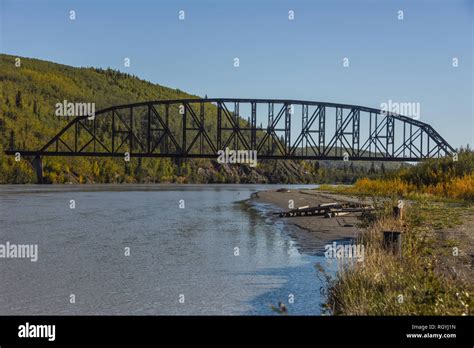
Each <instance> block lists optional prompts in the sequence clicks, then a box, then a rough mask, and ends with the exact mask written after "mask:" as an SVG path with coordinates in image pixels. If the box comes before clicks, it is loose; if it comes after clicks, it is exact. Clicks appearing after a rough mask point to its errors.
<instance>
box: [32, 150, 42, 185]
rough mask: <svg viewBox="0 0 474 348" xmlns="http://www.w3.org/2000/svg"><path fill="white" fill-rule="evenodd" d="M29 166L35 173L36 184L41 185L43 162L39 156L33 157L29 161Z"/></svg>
mask: <svg viewBox="0 0 474 348" xmlns="http://www.w3.org/2000/svg"><path fill="white" fill-rule="evenodd" d="M31 165H32V166H33V169H34V170H35V172H36V183H37V184H43V160H42V159H41V157H40V156H35V158H33V161H31Z"/></svg>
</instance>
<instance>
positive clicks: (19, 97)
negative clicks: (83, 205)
mask: <svg viewBox="0 0 474 348" xmlns="http://www.w3.org/2000/svg"><path fill="white" fill-rule="evenodd" d="M15 105H16V107H17V108H21V92H20V91H18V92H17V93H16V96H15Z"/></svg>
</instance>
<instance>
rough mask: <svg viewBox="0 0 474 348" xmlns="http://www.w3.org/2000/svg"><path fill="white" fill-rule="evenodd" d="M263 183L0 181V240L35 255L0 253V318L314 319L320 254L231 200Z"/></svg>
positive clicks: (259, 209)
mask: <svg viewBox="0 0 474 348" xmlns="http://www.w3.org/2000/svg"><path fill="white" fill-rule="evenodd" d="M289 186H291V185H286V186H285V187H289ZM296 186H297V187H303V186H304V185H296ZM269 188H275V186H272V185H82V186H75V185H50V186H35V185H24V186H13V185H4V186H0V226H1V230H0V244H4V245H5V244H6V243H7V242H9V243H11V244H28V245H37V248H38V255H37V261H36V262H32V260H31V259H27V258H7V257H5V258H0V277H1V281H0V315H23V314H30V315H77V314H81V315H89V314H90V315H96V314H112V315H115V314H131V315H271V314H275V313H274V312H273V311H272V310H271V308H270V306H271V305H277V303H278V302H279V301H281V302H283V303H285V304H286V306H287V307H288V310H289V313H290V314H297V315H318V314H321V308H320V304H321V301H322V298H321V294H320V287H321V286H322V285H323V284H322V283H321V281H320V280H319V278H318V277H317V271H316V269H315V267H314V265H315V264H316V263H320V264H322V265H324V264H325V262H326V261H325V259H324V257H322V256H318V255H317V254H304V253H302V252H301V251H300V250H299V249H298V246H297V244H296V242H295V241H294V240H293V239H292V237H291V236H290V234H289V233H288V231H287V228H288V227H287V226H285V225H284V223H283V222H282V221H278V220H276V219H273V218H272V217H271V215H270V214H269V211H270V210H271V208H270V207H268V206H266V205H256V204H247V203H243V202H242V201H245V200H247V199H248V198H249V197H250V195H251V194H252V193H253V192H256V191H260V190H265V189H269ZM72 207H73V209H72Z"/></svg>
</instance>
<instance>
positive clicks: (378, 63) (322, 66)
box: [0, 0, 474, 147]
mask: <svg viewBox="0 0 474 348" xmlns="http://www.w3.org/2000/svg"><path fill="white" fill-rule="evenodd" d="M0 1H1V17H0V19H1V46H0V51H1V52H2V53H8V54H13V55H19V56H27V57H34V58H39V59H44V60H49V61H54V62H58V63H62V64H67V65H73V66H94V67H104V68H105V67H111V68H115V69H119V70H122V71H125V72H129V73H132V74H135V75H137V76H139V77H141V78H143V79H146V80H149V81H152V82H156V83H159V84H162V85H164V86H168V87H172V88H180V89H181V90H184V91H186V92H189V93H193V94H197V95H201V96H204V95H205V94H207V95H208V96H209V97H250V98H285V99H307V100H317V101H331V102H340V103H349V104H358V105H364V106H371V107H376V108H378V107H380V103H383V102H386V101H388V100H392V101H398V102H419V103H421V118H420V121H423V122H427V123H429V124H431V125H433V127H434V128H435V129H436V130H438V131H439V133H440V134H441V135H442V136H444V137H445V138H446V140H448V142H450V143H451V144H452V145H453V146H455V147H458V146H460V145H465V144H467V143H469V144H470V145H471V146H472V145H473V144H474V141H473V140H474V128H473V118H474V114H473V109H474V107H473V62H472V59H473V18H474V5H473V3H474V1H469V0H463V1H456V0H450V1H449V0H432V1H420V0H409V1H395V0H394V1H390V0H384V1H376V0H353V1H343V0H340V1H338V0H333V1H329V0H328V1H322V0H321V1H319V0H313V1H309V0H308V1H298V0H291V1H290V0H287V1H283V0H282V1H277V0H275V1H270V0H239V1H233V0H227V1H214V0H213V1H211V0H203V1H196V0H194V1H140V0H134V1H132V0H128V1H97V0H96V1H65V0H61V1H59V0H58V1H40V0H35V1H33V0H32V1H21V0H19V1H12V0H0ZM70 10H74V11H76V20H74V21H71V20H70V19H69V11H70ZM180 10H184V11H185V15H186V18H185V20H184V21H180V20H179V18H178V12H179V11H180ZM289 10H293V11H294V12H295V19H294V20H293V21H289V20H288V11H289ZM399 10H403V11H404V19H403V20H401V21H400V20H398V18H397V16H398V11H399ZM126 57H128V58H130V61H131V66H130V67H124V65H123V59H124V58H126ZM235 57H238V58H239V59H240V67H239V68H235V67H234V66H233V63H234V62H233V59H234V58H235ZM344 57H348V58H349V67H348V68H344V67H343V64H342V62H343V58H344ZM453 57H457V58H458V59H459V67H457V68H453V67H452V59H453Z"/></svg>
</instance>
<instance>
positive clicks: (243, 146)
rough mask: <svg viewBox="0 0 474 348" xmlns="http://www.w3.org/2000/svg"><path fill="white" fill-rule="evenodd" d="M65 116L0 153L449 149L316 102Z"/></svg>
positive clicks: (190, 104) (380, 119)
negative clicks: (42, 135) (41, 140)
mask: <svg viewBox="0 0 474 348" xmlns="http://www.w3.org/2000/svg"><path fill="white" fill-rule="evenodd" d="M299 118H300V120H298V119H299ZM257 119H258V120H259V122H257ZM297 120H298V121H297ZM68 121H69V122H68V123H67V124H66V125H65V126H64V128H62V129H61V130H60V131H59V132H58V133H57V134H56V135H55V136H54V137H52V138H51V139H50V140H49V141H48V142H47V143H46V144H44V146H42V147H41V148H40V149H33V150H31V149H29V150H27V149H9V150H8V151H6V153H7V154H9V155H14V154H16V153H20V154H21V155H22V156H34V157H35V158H36V159H38V158H39V159H41V157H42V156H98V157H123V156H124V155H125V154H126V153H128V154H129V156H130V157H132V158H133V157H168V158H214V159H216V158H217V155H218V151H219V150H224V149H226V148H229V149H234V150H256V151H257V157H258V159H295V160H302V159H305V160H342V159H347V160H377V161H420V160H423V159H426V158H439V157H443V156H448V155H452V154H453V153H454V152H455V150H454V149H453V148H452V147H451V146H450V145H449V144H448V143H447V142H446V141H445V140H444V139H443V138H442V137H441V135H439V133H438V132H436V131H435V130H434V129H433V128H432V127H431V126H430V125H428V124H426V123H423V122H420V121H418V120H415V119H413V118H410V117H406V116H403V115H398V114H394V113H384V112H383V111H381V110H378V109H373V108H369V107H363V106H357V105H346V104H335V103H325V102H315V101H302V100H273V99H235V98H218V99H176V100H158V101H150V102H142V103H135V104H127V105H119V106H112V107H109V108H106V109H103V110H100V111H98V112H96V113H95V117H94V118H93V119H89V117H87V116H78V117H74V118H70V119H68ZM299 121H300V122H299ZM258 123H259V124H258Z"/></svg>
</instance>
